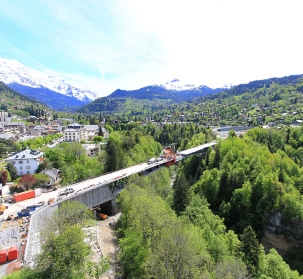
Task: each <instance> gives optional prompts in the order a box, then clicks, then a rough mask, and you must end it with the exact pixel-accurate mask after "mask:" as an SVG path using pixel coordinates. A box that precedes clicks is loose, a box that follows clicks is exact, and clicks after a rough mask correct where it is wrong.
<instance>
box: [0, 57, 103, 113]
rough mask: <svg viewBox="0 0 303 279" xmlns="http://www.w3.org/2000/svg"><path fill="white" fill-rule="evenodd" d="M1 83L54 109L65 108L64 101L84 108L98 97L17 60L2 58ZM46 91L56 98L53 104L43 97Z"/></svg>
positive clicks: (85, 89) (0, 62)
mask: <svg viewBox="0 0 303 279" xmlns="http://www.w3.org/2000/svg"><path fill="white" fill-rule="evenodd" d="M0 81H2V82H4V83H5V84H6V85H7V86H8V87H10V88H12V89H14V90H17V91H18V92H19V93H21V94H24V95H26V96H28V97H31V98H35V99H38V100H40V101H41V102H43V103H45V104H46V105H48V106H50V107H51V108H53V109H58V108H59V109H60V108H62V107H65V106H64V105H63V104H62V103H61V104H60V102H61V101H62V100H64V101H66V102H68V101H69V102H71V103H72V105H71V106H82V105H84V104H86V103H89V102H91V101H93V100H95V99H96V98H97V97H98V94H97V93H96V92H94V91H91V90H89V89H88V88H80V87H75V86H72V85H70V84H69V83H67V82H66V81H64V80H61V79H58V78H56V77H53V76H50V75H48V74H46V73H43V72H39V71H37V70H34V69H32V68H29V67H26V66H24V65H23V64H21V63H19V62H18V61H17V60H11V59H4V58H0ZM46 91H47V92H48V93H49V94H50V95H52V96H55V99H53V100H51V102H50V101H49V100H48V99H46V98H45V96H43V95H45V92H46ZM58 94H60V95H62V96H65V97H69V98H65V97H62V96H60V95H58ZM57 99H59V100H61V101H60V102H59V101H58V100H57ZM73 99H74V100H73ZM67 104H69V103H67Z"/></svg>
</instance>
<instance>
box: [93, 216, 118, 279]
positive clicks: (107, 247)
mask: <svg viewBox="0 0 303 279" xmlns="http://www.w3.org/2000/svg"><path fill="white" fill-rule="evenodd" d="M113 221H114V218H113V217H110V218H109V219H107V220H104V221H98V226H97V228H98V240H99V245H100V248H101V253H102V256H103V257H109V258H110V264H111V266H110V269H109V270H108V271H107V272H106V273H105V274H104V275H103V276H102V277H101V278H102V279H117V278H120V272H119V270H120V267H119V264H118V254H119V245H118V241H117V238H116V233H115V230H114V229H113V228H112V227H111V226H110V225H109V224H110V223H113Z"/></svg>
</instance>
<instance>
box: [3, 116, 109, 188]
mask: <svg viewBox="0 0 303 279" xmlns="http://www.w3.org/2000/svg"><path fill="white" fill-rule="evenodd" d="M12 118H14V119H15V118H16V119H18V117H17V116H15V117H9V114H8V113H7V112H0V138H2V139H6V140H8V139H11V140H13V141H14V142H21V141H25V140H29V139H34V138H36V137H43V136H47V135H54V134H58V135H62V136H61V137H60V138H58V139H57V140H54V141H53V142H52V143H51V144H49V145H48V147H50V148H53V147H55V146H56V145H57V144H59V143H60V142H62V141H66V142H80V143H82V146H83V148H84V149H85V152H86V155H87V156H90V157H91V156H95V155H96V154H98V151H99V150H98V149H100V146H101V145H102V144H105V143H99V144H98V145H97V144H95V143H94V142H93V140H94V137H96V136H98V135H102V137H103V138H104V139H107V138H108V131H107V130H106V129H105V119H103V121H101V122H100V123H99V124H98V125H82V124H79V123H75V122H74V121H73V119H56V120H49V119H46V117H36V116H29V117H28V118H26V119H25V121H24V122H23V121H21V119H20V122H18V121H11V120H12ZM5 161H6V162H7V163H8V162H11V163H12V164H13V165H14V166H15V168H16V170H17V175H18V176H22V175H25V174H35V173H36V171H37V169H38V166H39V164H40V163H41V162H42V161H43V152H41V151H39V150H31V149H26V150H22V151H20V152H15V153H13V154H8V157H7V158H5ZM44 173H45V174H47V175H48V176H49V177H50V181H49V183H48V184H49V185H53V184H55V183H56V181H57V179H58V177H59V172H58V170H56V169H53V170H52V169H50V170H46V171H44Z"/></svg>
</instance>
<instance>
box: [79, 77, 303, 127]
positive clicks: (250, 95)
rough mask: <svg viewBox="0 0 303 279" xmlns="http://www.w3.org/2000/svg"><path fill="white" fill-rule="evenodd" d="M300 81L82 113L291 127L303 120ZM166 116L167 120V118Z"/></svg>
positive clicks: (107, 102)
mask: <svg viewBox="0 0 303 279" xmlns="http://www.w3.org/2000/svg"><path fill="white" fill-rule="evenodd" d="M302 92H303V78H302V75H293V76H287V77H283V78H271V79H266V80H257V81H252V82H250V83H248V84H240V85H236V86H233V87H231V88H230V89H225V90H223V91H221V92H218V93H214V94H211V95H207V96H203V97H200V98H195V99H193V100H190V101H187V102H174V101H172V99H171V98H166V99H160V98H158V99H157V98H154V99H151V100H150V99H146V100H142V98H143V96H144V94H143V95H142V96H140V98H139V99H138V98H131V97H129V98H128V97H127V96H124V97H123V98H117V99H115V98H109V97H105V98H101V99H98V100H96V101H95V102H92V103H91V104H89V105H87V106H85V107H82V108H81V109H80V110H79V111H78V112H80V113H84V114H91V113H100V112H101V113H106V114H109V115H112V116H113V115H114V116H115V117H116V118H118V119H120V120H121V121H130V120H135V121H137V120H140V121H145V119H146V118H147V117H148V118H151V119H153V120H155V121H166V120H168V121H172V122H179V121H191V122H195V123H199V124H202V125H205V126H208V125H218V126H223V125H246V126H252V125H253V126H258V125H264V124H268V123H271V124H272V125H278V124H280V123H282V124H290V123H291V122H292V121H294V120H296V119H301V118H303V111H302V103H303V97H302ZM124 95H125V94H124ZM168 116H169V117H168Z"/></svg>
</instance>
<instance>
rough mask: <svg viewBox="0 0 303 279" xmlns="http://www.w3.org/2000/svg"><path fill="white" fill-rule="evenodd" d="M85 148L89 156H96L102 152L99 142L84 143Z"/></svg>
mask: <svg viewBox="0 0 303 279" xmlns="http://www.w3.org/2000/svg"><path fill="white" fill-rule="evenodd" d="M82 147H83V148H84V149H85V154H86V156H88V157H92V156H96V155H98V154H99V152H100V145H97V144H82Z"/></svg>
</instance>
